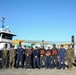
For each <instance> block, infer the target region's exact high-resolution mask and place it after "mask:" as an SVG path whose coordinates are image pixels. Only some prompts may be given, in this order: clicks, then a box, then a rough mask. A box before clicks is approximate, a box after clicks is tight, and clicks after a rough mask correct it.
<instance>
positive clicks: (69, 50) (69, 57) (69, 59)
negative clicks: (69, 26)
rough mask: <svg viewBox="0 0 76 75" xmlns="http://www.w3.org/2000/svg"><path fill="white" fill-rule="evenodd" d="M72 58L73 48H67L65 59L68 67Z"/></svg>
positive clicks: (71, 62) (70, 65)
mask: <svg viewBox="0 0 76 75" xmlns="http://www.w3.org/2000/svg"><path fill="white" fill-rule="evenodd" d="M73 58H74V50H72V49H71V48H69V49H67V50H66V59H67V63H68V68H69V69H71V68H72V64H73Z"/></svg>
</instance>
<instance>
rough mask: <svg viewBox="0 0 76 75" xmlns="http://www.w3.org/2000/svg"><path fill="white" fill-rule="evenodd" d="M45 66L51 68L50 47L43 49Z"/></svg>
mask: <svg viewBox="0 0 76 75" xmlns="http://www.w3.org/2000/svg"><path fill="white" fill-rule="evenodd" d="M45 58H46V59H45V68H47V69H48V68H51V50H50V47H48V49H47V50H46V51H45Z"/></svg>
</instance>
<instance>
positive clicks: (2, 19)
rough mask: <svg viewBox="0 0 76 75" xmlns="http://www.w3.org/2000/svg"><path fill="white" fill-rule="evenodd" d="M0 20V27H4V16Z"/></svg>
mask: <svg viewBox="0 0 76 75" xmlns="http://www.w3.org/2000/svg"><path fill="white" fill-rule="evenodd" d="M1 21H2V28H4V22H5V18H4V17H1Z"/></svg>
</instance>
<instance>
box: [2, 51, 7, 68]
mask: <svg viewBox="0 0 76 75" xmlns="http://www.w3.org/2000/svg"><path fill="white" fill-rule="evenodd" d="M6 65H7V50H3V51H2V66H3V68H4V69H6Z"/></svg>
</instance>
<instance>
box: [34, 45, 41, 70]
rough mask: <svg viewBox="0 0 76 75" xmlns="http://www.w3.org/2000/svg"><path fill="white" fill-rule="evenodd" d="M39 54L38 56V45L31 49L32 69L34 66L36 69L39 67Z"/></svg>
mask: <svg viewBox="0 0 76 75" xmlns="http://www.w3.org/2000/svg"><path fill="white" fill-rule="evenodd" d="M39 56H40V52H39V50H38V47H37V46H36V47H35V49H34V50H33V68H34V69H35V68H36V66H37V67H38V69H39V68H40V66H39Z"/></svg>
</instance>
